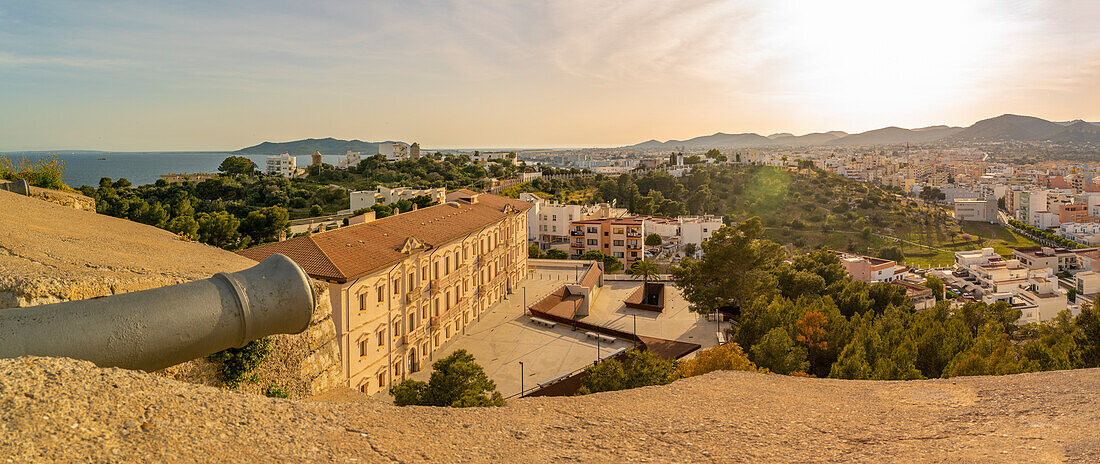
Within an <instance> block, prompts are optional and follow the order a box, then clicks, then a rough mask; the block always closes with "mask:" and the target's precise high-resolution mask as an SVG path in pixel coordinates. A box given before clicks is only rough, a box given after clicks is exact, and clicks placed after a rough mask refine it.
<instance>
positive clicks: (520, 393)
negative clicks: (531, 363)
mask: <svg viewBox="0 0 1100 464" xmlns="http://www.w3.org/2000/svg"><path fill="white" fill-rule="evenodd" d="M519 397H520V398H523V361H520V362H519Z"/></svg>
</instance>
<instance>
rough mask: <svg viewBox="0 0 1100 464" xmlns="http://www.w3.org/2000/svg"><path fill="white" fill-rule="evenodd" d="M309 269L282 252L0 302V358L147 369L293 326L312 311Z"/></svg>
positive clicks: (300, 325)
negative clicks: (196, 272) (197, 272)
mask: <svg viewBox="0 0 1100 464" xmlns="http://www.w3.org/2000/svg"><path fill="white" fill-rule="evenodd" d="M314 299H315V297H314V294H313V287H312V286H311V285H310V280H309V276H307V275H306V273H305V272H304V271H303V270H302V268H301V267H298V265H297V264H295V263H294V262H293V261H291V260H290V259H289V258H287V257H286V256H283V255H279V254H275V255H271V256H270V257H268V258H267V259H265V260H263V261H262V262H261V263H260V264H257V265H255V266H253V267H251V268H248V269H245V270H243V271H238V272H233V273H224V272H223V273H218V274H215V275H214V277H211V278H209V279H204V280H196V281H194V282H187V283H183V284H178V285H171V286H168V287H161V288H154V289H150V290H143V291H140V292H132V293H123V294H119V295H113V296H108V297H102V298H93V299H88V300H78V301H67V302H64V303H55V304H48V305H41V306H32V307H26V308H14V309H0V358H12V357H17V356H23V355H34V356H56V357H67V358H75V359H84V360H88V361H91V362H93V363H95V364H96V365H98V366H100V367H122V368H126V369H140V370H144V371H154V370H157V369H163V368H165V367H168V366H172V365H175V364H179V363H182V362H186V361H190V360H192V359H195V358H200V357H203V356H207V355H210V354H212V353H216V352H218V351H221V350H224V349H226V348H239V347H242V346H244V345H245V344H247V343H248V342H250V341H252V340H255V339H257V338H261V337H265V336H267V335H273V334H280V333H286V334H295V333H300V332H302V331H304V330H305V329H306V327H308V326H309V321H310V319H312V317H313V308H314V304H315V301H314Z"/></svg>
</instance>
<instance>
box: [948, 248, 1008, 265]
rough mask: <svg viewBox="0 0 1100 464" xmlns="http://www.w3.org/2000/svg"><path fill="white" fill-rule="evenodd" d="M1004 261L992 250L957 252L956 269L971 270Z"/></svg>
mask: <svg viewBox="0 0 1100 464" xmlns="http://www.w3.org/2000/svg"><path fill="white" fill-rule="evenodd" d="M1003 260H1004V258H1002V257H1001V255H999V254H997V253H996V252H994V251H993V249H992V248H982V249H980V250H965V251H956V252H955V267H956V268H957V269H970V267H971V266H980V265H985V264H989V263H995V262H1000V261H1003Z"/></svg>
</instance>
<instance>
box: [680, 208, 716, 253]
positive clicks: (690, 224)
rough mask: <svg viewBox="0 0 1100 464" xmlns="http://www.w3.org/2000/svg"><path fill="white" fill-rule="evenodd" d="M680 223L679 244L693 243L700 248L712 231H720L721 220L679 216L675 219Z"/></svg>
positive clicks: (708, 217) (707, 216) (709, 217)
mask: <svg viewBox="0 0 1100 464" xmlns="http://www.w3.org/2000/svg"><path fill="white" fill-rule="evenodd" d="M676 220H677V222H679V223H680V244H681V245H687V244H688V243H694V244H695V245H696V246H701V245H702V244H703V242H704V241H707V240H709V239H710V236H711V235H713V234H714V231H716V230H718V229H721V228H722V226H723V225H725V224H724V223H723V222H722V218H721V217H718V216H711V215H706V216H680V217H678V218H676Z"/></svg>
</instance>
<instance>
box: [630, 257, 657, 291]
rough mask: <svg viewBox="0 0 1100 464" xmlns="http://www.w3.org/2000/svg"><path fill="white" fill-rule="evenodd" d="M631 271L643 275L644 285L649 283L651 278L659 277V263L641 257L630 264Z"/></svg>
mask: <svg viewBox="0 0 1100 464" xmlns="http://www.w3.org/2000/svg"><path fill="white" fill-rule="evenodd" d="M630 273H631V274H634V275H640V276H642V285H646V284H648V283H649V279H656V278H657V265H656V264H653V263H652V262H650V261H646V260H644V259H639V260H637V261H634V262H633V263H631V264H630Z"/></svg>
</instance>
